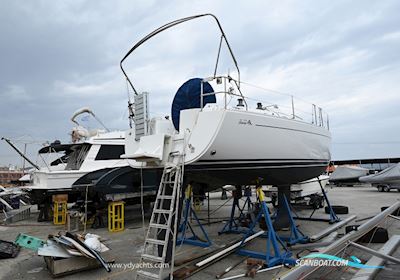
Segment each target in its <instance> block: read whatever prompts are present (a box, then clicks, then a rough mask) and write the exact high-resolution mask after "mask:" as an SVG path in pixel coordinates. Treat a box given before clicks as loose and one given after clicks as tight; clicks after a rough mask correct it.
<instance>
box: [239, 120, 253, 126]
mask: <svg viewBox="0 0 400 280" xmlns="http://www.w3.org/2000/svg"><path fill="white" fill-rule="evenodd" d="M239 124H244V125H253V124H252V123H251V121H250V120H244V119H240V120H239Z"/></svg>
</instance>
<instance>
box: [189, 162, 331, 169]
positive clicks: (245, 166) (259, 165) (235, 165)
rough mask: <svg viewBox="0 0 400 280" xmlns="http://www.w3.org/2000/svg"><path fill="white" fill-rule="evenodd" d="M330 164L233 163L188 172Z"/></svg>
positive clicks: (197, 166) (195, 167) (191, 167)
mask: <svg viewBox="0 0 400 280" xmlns="http://www.w3.org/2000/svg"><path fill="white" fill-rule="evenodd" d="M327 165H328V162H321V163H310V162H308V163H307V162H306V163H305V162H291V163H287V162H285V163H281V164H279V163H254V162H253V163H231V164H224V163H220V164H189V165H187V166H186V170H188V171H190V170H232V169H269V168H293V167H325V166H327Z"/></svg>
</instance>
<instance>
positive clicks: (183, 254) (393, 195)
mask: <svg viewBox="0 0 400 280" xmlns="http://www.w3.org/2000/svg"><path fill="white" fill-rule="evenodd" d="M328 190H329V193H328V196H329V198H330V201H331V203H332V204H335V205H346V206H349V209H350V211H349V215H352V214H355V215H357V218H358V219H359V218H365V217H368V216H371V215H375V214H377V213H379V212H380V211H381V210H380V209H381V207H382V206H390V205H391V204H393V203H394V202H396V201H397V200H398V199H399V198H400V193H399V192H397V191H394V190H393V191H391V192H389V193H381V192H378V191H377V190H376V189H374V188H371V187H368V186H365V187H346V188H333V189H330V188H329V189H328ZM253 199H254V197H253ZM231 202H232V200H230V201H229V202H228V203H226V200H221V199H220V193H214V194H212V196H211V199H210V209H211V212H212V215H211V221H214V222H215V223H212V224H211V225H207V226H205V228H206V230H207V231H208V233H209V235H210V237H211V240H212V241H213V243H214V247H218V246H223V245H225V244H228V243H229V242H231V241H233V240H237V239H238V238H239V237H240V236H238V235H236V234H223V235H218V231H219V230H220V229H222V227H223V225H224V223H223V222H221V220H222V219H224V218H226V217H228V216H229V213H230V203H231ZM205 203H206V202H205ZM224 203H226V204H225V205H224V206H222V207H221V208H220V209H219V210H217V211H215V210H216V209H217V208H219V207H220V206H221V205H223V204H224ZM206 210H207V207H206V205H204V206H202V209H201V211H200V212H199V216H200V217H202V218H207V211H206ZM214 211H215V212H214ZM297 212H298V214H299V215H301V216H308V215H309V214H310V213H311V210H310V209H298V210H297ZM149 215H150V214H149V213H147V215H146V223H147V220H148V219H149ZM314 216H315V217H327V215H326V214H325V213H324V211H323V209H319V210H318V211H317V212H316V213H315V214H314ZM346 216H348V215H341V217H346ZM36 218H37V212H36V213H33V214H32V215H31V218H30V219H29V220H25V221H20V222H17V223H14V224H12V225H9V226H0V239H2V240H7V241H14V240H15V237H16V236H17V235H18V233H20V232H22V233H25V234H28V235H32V236H35V237H39V238H42V239H46V238H47V236H48V235H49V234H56V233H58V232H59V231H63V230H64V227H63V226H54V225H52V224H51V223H37V222H36ZM126 218H127V221H126V225H125V228H126V229H125V231H123V232H120V233H109V232H108V231H107V229H96V230H94V229H88V232H91V233H96V234H98V235H100V236H101V237H102V238H103V239H105V242H104V243H105V244H106V245H107V246H108V247H109V248H110V249H111V254H112V256H113V258H114V260H115V262H116V263H122V264H129V263H138V262H139V258H140V251H141V246H142V244H143V240H144V236H145V230H144V229H143V227H142V221H141V215H140V208H139V207H133V208H130V209H127V211H126ZM296 222H297V223H298V225H299V228H300V229H301V231H302V232H304V233H305V234H306V235H312V234H315V233H317V232H319V231H321V230H322V229H324V228H326V227H327V226H329V224H328V223H326V222H310V221H299V220H297V221H296ZM353 224H354V223H353ZM385 225H386V226H388V227H389V234H390V235H393V234H400V221H393V220H391V221H387V222H385ZM339 232H340V233H342V232H343V229H342V230H340V231H339ZM265 246H266V240H265V239H263V238H258V239H256V240H254V241H252V242H251V243H250V244H249V245H248V246H247V247H246V249H254V250H258V251H262V250H264V251H265V248H266V247H265ZM379 246H380V245H379ZM379 246H377V248H379ZM202 250H209V249H202V248H199V247H193V246H189V245H183V246H181V247H179V248H177V251H176V258H175V259H176V260H180V259H185V258H188V257H189V256H190V255H192V254H194V253H195V254H197V253H199V252H200V251H202ZM399 252H400V249H399V250H398V251H397V252H396V255H399ZM295 253H296V252H295ZM360 255H361V254H360ZM357 256H359V255H357ZM369 257H370V256H363V258H365V259H362V260H368V258H369ZM243 258H244V257H242V256H238V255H236V254H231V255H230V256H228V257H226V258H224V259H222V260H221V261H219V262H218V263H216V264H214V265H211V266H209V267H207V268H206V269H204V270H202V271H200V272H198V273H196V274H194V275H193V276H192V277H191V278H190V279H210V278H214V279H215V276H216V275H217V274H219V273H221V272H222V271H223V270H224V269H225V268H227V267H228V266H230V265H232V264H234V263H236V262H238V261H240V260H241V259H243ZM360 258H361V257H360ZM394 269H395V268H393V265H388V266H387V268H385V269H384V270H383V271H382V272H380V273H379V274H378V277H377V279H382V278H381V276H382V277H383V275H384V277H385V278H388V277H392V276H393V277H394V276H395V275H397V273H395V270H394ZM285 270H287V269H286V268H283V269H277V270H274V271H271V272H266V273H262V274H258V275H257V276H256V279H274V278H275V277H277V275H278V274H281V273H284V271H285ZM244 272H246V267H245V265H244V264H241V265H240V266H238V267H237V268H236V269H234V270H232V271H231V272H229V273H228V274H226V275H225V276H230V275H236V274H240V273H244ZM354 272H355V271H353V270H351V269H346V270H345V271H339V270H338V271H325V272H324V273H323V274H321V273H319V274H318V275H315V277H314V276H313V277H311V278H310V279H350V278H351V276H352V275H353V273H354ZM134 275H135V271H134V270H131V269H129V268H128V269H124V268H114V269H113V271H112V272H111V273H107V272H106V271H105V270H104V269H102V268H99V269H94V270H90V271H85V272H80V273H77V274H74V275H69V276H65V277H63V279H68V280H69V279H71V280H72V279H133V278H134ZM380 275H381V276H380ZM0 279H40V280H45V279H52V277H51V275H50V273H49V272H48V270H47V268H46V264H45V262H44V260H43V258H42V257H40V256H37V254H36V253H35V252H33V251H30V250H27V249H24V248H22V249H21V252H20V253H19V255H18V256H17V257H16V258H13V259H3V260H0ZM393 279H395V278H393Z"/></svg>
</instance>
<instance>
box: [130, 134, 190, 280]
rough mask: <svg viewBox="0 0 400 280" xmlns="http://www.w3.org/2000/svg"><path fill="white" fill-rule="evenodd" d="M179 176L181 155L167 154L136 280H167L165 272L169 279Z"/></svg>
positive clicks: (173, 249) (180, 182)
mask: <svg viewBox="0 0 400 280" xmlns="http://www.w3.org/2000/svg"><path fill="white" fill-rule="evenodd" d="M182 140H183V139H177V140H174V141H182ZM183 142H184V140H183ZM184 147H185V145H183V148H182V150H184ZM183 174H184V152H180V151H174V152H171V153H170V154H169V159H168V162H167V163H166V164H165V167H164V171H163V174H162V177H161V181H160V186H159V188H158V192H157V197H156V200H155V203H154V208H153V212H152V214H151V218H150V223H149V227H148V230H147V234H146V238H145V242H144V247H143V252H142V254H141V258H140V263H141V265H142V267H141V269H140V270H138V271H137V273H136V279H165V278H166V277H168V275H167V274H166V270H168V271H169V278H170V279H173V276H172V273H173V270H174V256H175V244H176V235H177V232H178V226H177V224H178V209H179V198H180V194H181V186H182V181H183ZM169 250H171V259H170V260H168V259H167V254H168V251H169Z"/></svg>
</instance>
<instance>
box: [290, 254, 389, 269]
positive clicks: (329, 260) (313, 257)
mask: <svg viewBox="0 0 400 280" xmlns="http://www.w3.org/2000/svg"><path fill="white" fill-rule="evenodd" d="M350 258H351V259H352V260H346V259H342V258H339V257H337V256H332V255H328V254H310V255H307V256H304V257H302V258H300V259H298V260H296V266H305V265H307V266H351V267H356V268H370V269H377V268H384V267H383V266H374V265H365V264H362V263H361V260H360V259H359V258H357V257H355V256H351V257H350Z"/></svg>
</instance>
